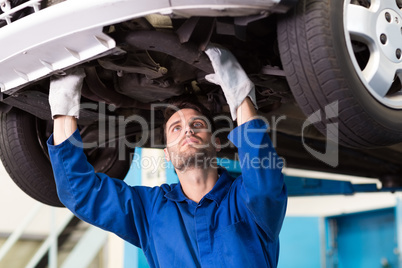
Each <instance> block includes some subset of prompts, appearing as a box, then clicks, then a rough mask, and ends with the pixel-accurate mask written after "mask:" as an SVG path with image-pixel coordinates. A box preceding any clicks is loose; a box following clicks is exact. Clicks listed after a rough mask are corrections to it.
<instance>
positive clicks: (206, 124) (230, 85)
mask: <svg viewBox="0 0 402 268" xmlns="http://www.w3.org/2000/svg"><path fill="white" fill-rule="evenodd" d="M206 53H207V55H208V56H209V58H210V60H211V62H212V65H213V68H214V70H215V73H214V74H210V75H207V76H206V79H207V80H209V81H211V82H214V83H216V84H218V85H220V86H221V87H222V90H223V92H224V94H225V97H226V99H227V102H228V104H229V107H230V110H231V115H232V118H233V119H234V120H236V119H237V124H238V127H236V128H235V129H234V130H232V131H231V133H230V134H229V139H230V140H231V141H232V143H233V144H234V145H235V146H236V147H237V148H238V152H239V160H240V163H242V161H244V160H246V162H245V163H242V167H241V168H242V175H241V176H239V177H238V178H233V177H231V176H230V175H229V174H228V172H227V171H226V170H225V169H224V168H222V167H218V166H216V165H214V164H211V158H216V152H217V151H219V139H218V138H214V136H213V133H212V130H211V127H210V124H212V123H213V122H212V121H210V120H208V117H209V116H208V114H207V113H206V112H205V107H204V108H203V107H202V106H200V105H199V104H197V103H195V102H194V103H181V104H180V105H179V107H178V109H180V110H178V111H177V112H176V111H173V112H172V111H171V113H170V114H171V116H170V117H168V118H166V127H165V130H164V131H165V135H166V148H165V149H164V151H165V156H166V159H167V161H172V164H173V166H174V168H175V170H176V172H177V175H178V177H179V183H177V184H171V185H167V184H163V185H161V186H160V187H153V188H150V187H145V186H134V187H132V186H128V185H127V184H126V183H125V182H123V181H121V180H118V179H113V178H110V177H108V176H107V175H105V174H101V173H95V172H94V170H93V167H92V166H91V165H90V164H89V163H88V162H87V160H86V156H85V154H84V152H83V149H82V148H81V147H80V146H77V145H76V142H74V140H75V141H81V138H80V134H79V131H78V129H77V123H76V118H77V117H78V114H79V111H78V109H76V108H77V107H79V101H80V90H81V86H82V83H83V79H84V77H85V73H84V72H83V71H82V69H81V70H80V69H75V71H74V72H72V73H70V74H69V75H66V76H64V77H58V78H55V79H53V80H52V82H51V86H50V95H49V102H50V105H51V111H52V117H53V118H54V133H53V135H52V136H51V137H50V138H49V140H48V147H49V154H50V159H51V162H52V165H53V171H54V176H55V180H56V185H57V191H58V195H59V198H60V200H61V202H62V203H63V204H64V205H65V206H66V207H67V208H68V209H70V210H71V211H72V212H73V213H74V214H75V215H76V216H77V217H79V218H81V219H82V220H84V221H87V222H89V223H90V224H93V225H95V226H98V227H100V228H102V229H104V230H108V231H111V232H113V233H115V234H117V235H118V236H120V237H121V238H123V239H124V240H126V241H128V242H130V243H132V244H133V245H135V246H137V247H140V248H141V249H142V250H143V251H144V254H145V256H146V258H147V260H148V263H149V265H150V266H151V267H169V268H170V267H185V268H189V267H231V268H232V267H242V268H244V267H276V266H277V263H278V255H279V231H280V229H281V226H282V222H283V219H284V216H285V211H286V204H287V191H286V187H285V185H284V181H283V175H282V172H281V168H282V165H281V164H280V165H276V166H271V167H270V168H264V167H261V166H256V165H255V163H256V162H258V160H261V159H262V158H264V157H268V156H269V157H272V158H275V159H271V163H274V162H276V163H282V162H281V159H280V158H279V157H278V156H277V154H276V153H275V150H274V148H273V145H272V142H271V140H270V138H269V135H268V131H267V127H268V126H267V125H266V124H265V123H264V121H263V120H261V119H258V118H256V117H257V113H256V109H255V107H254V105H255V103H256V101H255V89H254V85H253V83H252V82H251V81H250V80H249V78H248V77H247V75H246V73H245V72H244V70H243V69H242V67H241V66H240V64H239V63H238V62H237V60H236V59H235V57H234V56H233V55H232V54H231V53H230V52H229V51H228V50H226V49H224V48H218V47H216V46H210V47H209V48H208V49H207V50H206ZM74 108H75V109H74ZM165 114H168V113H165ZM74 144H75V145H74ZM200 156H202V157H200ZM200 159H205V160H204V161H201V160H200ZM272 160H275V161H272ZM212 162H213V161H212ZM251 163H254V165H251Z"/></svg>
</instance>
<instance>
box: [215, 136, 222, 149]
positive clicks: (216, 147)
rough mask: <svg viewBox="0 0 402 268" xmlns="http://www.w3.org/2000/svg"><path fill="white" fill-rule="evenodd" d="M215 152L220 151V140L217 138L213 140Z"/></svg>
mask: <svg viewBox="0 0 402 268" xmlns="http://www.w3.org/2000/svg"><path fill="white" fill-rule="evenodd" d="M215 150H216V151H217V152H220V151H221V140H220V139H219V138H218V137H217V138H215Z"/></svg>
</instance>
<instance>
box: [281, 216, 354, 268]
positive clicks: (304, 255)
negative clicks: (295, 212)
mask: <svg viewBox="0 0 402 268" xmlns="http://www.w3.org/2000/svg"><path fill="white" fill-rule="evenodd" d="M324 228H325V227H324V219H323V218H320V217H291V216H288V217H286V218H285V221H284V223H283V227H282V231H281V234H280V236H279V238H280V253H279V263H278V268H300V267H309V268H320V267H324V266H322V263H323V261H325V259H324V258H325V256H323V255H322V254H325V244H323V242H324V241H323V240H322V238H323V236H324V235H325V233H324V232H325V230H324ZM324 263H325V262H324ZM356 267H357V266H356Z"/></svg>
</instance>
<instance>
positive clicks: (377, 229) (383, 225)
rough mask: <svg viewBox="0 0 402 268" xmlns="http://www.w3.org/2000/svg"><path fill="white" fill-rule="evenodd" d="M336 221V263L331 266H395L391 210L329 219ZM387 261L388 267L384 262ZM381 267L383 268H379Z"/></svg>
mask: <svg viewBox="0 0 402 268" xmlns="http://www.w3.org/2000/svg"><path fill="white" fill-rule="evenodd" d="M329 219H335V221H336V229H337V231H336V233H337V235H336V245H337V262H338V263H336V262H335V263H333V264H332V265H331V267H339V268H356V267H365V268H371V267H372V268H378V267H398V257H397V255H395V254H394V249H395V248H397V247H398V245H397V239H396V225H395V209H394V208H388V209H381V210H374V211H369V212H361V213H355V214H349V215H344V216H337V217H332V218H329ZM384 261H386V262H388V265H389V266H386V265H385V263H382V262H384ZM383 265H384V266H383Z"/></svg>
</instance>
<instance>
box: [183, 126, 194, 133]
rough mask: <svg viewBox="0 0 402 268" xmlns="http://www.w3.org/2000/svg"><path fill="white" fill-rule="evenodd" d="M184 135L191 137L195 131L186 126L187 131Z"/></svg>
mask: <svg viewBox="0 0 402 268" xmlns="http://www.w3.org/2000/svg"><path fill="white" fill-rule="evenodd" d="M184 133H185V134H186V135H189V134H190V133H191V134H194V129H193V128H192V127H191V126H190V125H189V126H186V128H185V130H184Z"/></svg>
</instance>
